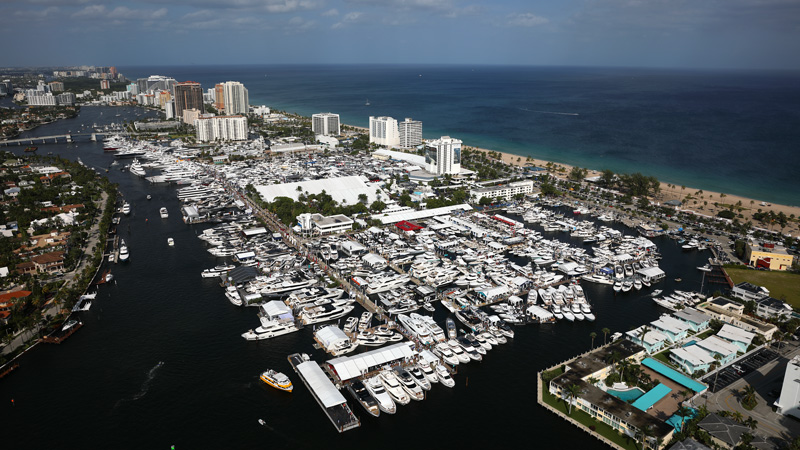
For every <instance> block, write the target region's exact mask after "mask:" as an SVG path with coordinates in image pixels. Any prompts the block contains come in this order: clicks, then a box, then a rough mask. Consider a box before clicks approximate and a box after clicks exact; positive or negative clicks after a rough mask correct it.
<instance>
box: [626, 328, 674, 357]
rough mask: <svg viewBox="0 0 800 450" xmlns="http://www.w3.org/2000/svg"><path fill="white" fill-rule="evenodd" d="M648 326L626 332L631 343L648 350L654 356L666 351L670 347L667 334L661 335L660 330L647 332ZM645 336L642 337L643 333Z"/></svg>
mask: <svg viewBox="0 0 800 450" xmlns="http://www.w3.org/2000/svg"><path fill="white" fill-rule="evenodd" d="M646 328H647V326H646V325H642V326H640V327H639V328H635V329H633V330H631V331H628V332H626V333H625V334H626V335H627V336H628V339H630V340H631V341H633V342H635V343H637V344H639V345H641V346H642V347H644V348H645V349H646V350H647V353H649V354H651V355H652V354H653V353H658V352H660V351H661V350H663V349H664V347H666V346H668V345H670V340H669V337H667V336H666V335H665V334H663V333H660V332H659V331H658V330H653V329H650V330H646ZM644 331H647V332H646V333H644V336H642V333H643V332H644Z"/></svg>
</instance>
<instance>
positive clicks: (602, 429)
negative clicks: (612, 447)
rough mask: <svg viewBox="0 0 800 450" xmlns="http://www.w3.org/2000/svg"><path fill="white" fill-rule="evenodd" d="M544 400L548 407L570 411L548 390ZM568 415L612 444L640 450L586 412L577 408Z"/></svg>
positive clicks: (625, 437) (634, 443) (563, 411)
mask: <svg viewBox="0 0 800 450" xmlns="http://www.w3.org/2000/svg"><path fill="white" fill-rule="evenodd" d="M542 399H543V400H544V401H545V403H547V404H548V405H550V406H552V407H554V408H556V409H557V410H559V411H561V412H562V413H564V414H567V411H568V410H567V405H566V403H564V402H563V401H561V400H560V399H557V398H556V397H555V396H553V395H552V394H550V392H549V391H547V390H546V389H545V390H544V392H542ZM567 415H569V416H570V417H572V418H573V419H575V420H577V421H578V422H579V423H581V424H583V425H585V426H587V427H591V426H594V427H595V430H594V432H595V433H598V434H600V435H602V436H603V437H605V438H606V439H608V440H610V441H611V442H614V443H615V444H618V445H620V446H621V447H623V448H626V449H629V450H639V447H638V446H637V444H636V442H634V440H633V439H631V438H629V437H628V436H623V435H621V434H619V433H618V432H617V431H616V430H615V429H613V428H611V427H610V426H609V425H607V424H606V423H605V422H598V421H597V420H595V419H594V418H593V417H592V416H590V415H589V414H586V413H585V412H584V411H582V410H580V409H578V408H576V407H575V406H573V407H572V414H571V415H570V414H567Z"/></svg>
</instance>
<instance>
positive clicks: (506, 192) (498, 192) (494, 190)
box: [469, 180, 533, 202]
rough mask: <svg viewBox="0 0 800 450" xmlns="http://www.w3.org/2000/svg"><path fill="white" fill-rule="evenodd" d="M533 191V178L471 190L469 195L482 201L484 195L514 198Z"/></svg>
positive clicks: (474, 199) (491, 197) (475, 200)
mask: <svg viewBox="0 0 800 450" xmlns="http://www.w3.org/2000/svg"><path fill="white" fill-rule="evenodd" d="M532 193H533V180H524V181H515V182H513V183H508V184H504V185H502V186H490V187H485V188H480V189H472V190H470V191H469V195H470V197H471V198H472V201H474V202H477V201H480V199H481V198H483V197H488V198H490V199H495V198H504V199H506V200H508V199H511V198H514V196H515V195H518V194H524V195H527V194H532Z"/></svg>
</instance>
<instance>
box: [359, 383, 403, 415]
mask: <svg viewBox="0 0 800 450" xmlns="http://www.w3.org/2000/svg"><path fill="white" fill-rule="evenodd" d="M364 385H365V386H366V387H367V390H368V391H369V393H370V394H372V397H373V398H374V399H375V400H376V401H377V402H378V408H379V409H380V410H381V411H383V412H385V413H386V414H394V413H395V412H397V406H395V404H394V400H392V396H391V395H390V394H389V393H388V392H387V391H386V388H385V387H384V386H383V383H381V380H380V375H375V376H374V377H370V378H367V379H366V380H364Z"/></svg>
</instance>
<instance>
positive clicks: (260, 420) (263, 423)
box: [258, 419, 267, 427]
mask: <svg viewBox="0 0 800 450" xmlns="http://www.w3.org/2000/svg"><path fill="white" fill-rule="evenodd" d="M258 424H259V425H261V426H262V427H263V426H265V425H267V422H264V419H258Z"/></svg>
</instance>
